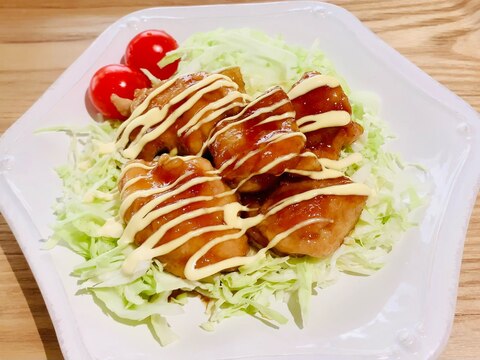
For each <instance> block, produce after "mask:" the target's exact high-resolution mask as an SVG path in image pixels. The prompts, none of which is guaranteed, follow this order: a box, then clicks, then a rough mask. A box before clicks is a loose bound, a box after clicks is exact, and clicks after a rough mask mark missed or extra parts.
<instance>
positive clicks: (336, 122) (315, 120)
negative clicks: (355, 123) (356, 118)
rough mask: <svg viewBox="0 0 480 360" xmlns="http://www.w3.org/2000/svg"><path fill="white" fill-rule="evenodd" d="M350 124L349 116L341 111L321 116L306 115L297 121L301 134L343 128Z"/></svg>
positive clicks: (329, 112)
mask: <svg viewBox="0 0 480 360" xmlns="http://www.w3.org/2000/svg"><path fill="white" fill-rule="evenodd" d="M349 122H350V114H349V113H348V112H347V111H343V110H332V111H328V112H325V113H322V114H315V115H307V116H304V117H302V118H300V119H298V120H297V124H298V127H299V128H300V131H301V132H303V133H308V132H311V131H316V130H320V129H324V128H329V127H334V126H344V125H347V124H348V123H349Z"/></svg>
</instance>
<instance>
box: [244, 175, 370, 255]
mask: <svg viewBox="0 0 480 360" xmlns="http://www.w3.org/2000/svg"><path fill="white" fill-rule="evenodd" d="M350 183H351V181H350V180H349V179H348V178H346V177H339V178H334V179H328V180H311V179H306V180H305V178H303V179H302V180H300V181H282V182H281V183H280V184H279V186H278V188H277V189H276V190H275V191H274V192H273V193H272V194H271V195H270V196H269V197H268V198H267V200H266V201H265V203H264V204H263V206H262V208H261V209H260V213H262V214H264V215H266V218H265V219H264V220H263V221H262V222H261V223H260V224H259V225H257V227H256V228H252V229H251V230H250V231H249V235H250V236H251V237H252V238H253V240H254V241H255V242H256V243H257V244H259V245H261V246H263V247H265V246H267V244H268V243H269V242H270V241H272V239H274V237H275V236H276V235H278V234H281V233H282V232H285V231H288V230H289V229H290V230H291V229H294V228H295V226H299V225H300V226H299V228H298V229H297V230H295V231H293V232H292V233H291V234H289V235H288V236H286V237H285V238H284V239H283V240H282V241H280V243H278V245H277V246H275V247H274V249H275V250H276V251H277V252H280V253H283V254H291V255H309V256H313V257H318V258H319V257H323V256H327V255H330V254H332V253H333V252H334V251H335V250H336V249H337V248H338V247H339V246H340V245H341V244H342V243H343V240H344V238H345V236H347V235H348V233H349V232H350V231H351V230H352V229H353V227H354V226H355V224H356V223H357V221H358V219H359V217H360V214H361V212H362V209H363V207H364V205H365V202H366V200H367V196H360V195H317V196H315V197H313V198H311V199H305V200H304V201H298V200H297V201H294V202H293V203H292V204H291V205H288V206H286V207H284V208H283V209H281V210H280V211H278V212H276V213H273V214H271V215H269V212H272V211H273V210H272V209H275V207H277V206H279V205H281V204H282V202H283V201H285V200H286V199H289V198H290V199H292V198H291V197H292V196H295V195H297V196H301V194H304V193H305V194H306V193H307V192H311V191H312V190H315V189H322V188H327V187H330V186H334V185H342V184H350ZM309 220H310V221H309ZM302 223H303V224H304V225H303V226H302Z"/></svg>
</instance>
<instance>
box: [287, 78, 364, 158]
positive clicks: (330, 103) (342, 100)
mask: <svg viewBox="0 0 480 360" xmlns="http://www.w3.org/2000/svg"><path fill="white" fill-rule="evenodd" d="M318 74H319V73H318V72H314V71H312V72H307V73H305V74H304V75H303V76H302V78H301V79H300V80H299V81H298V82H297V83H296V84H298V83H300V82H301V81H303V80H305V79H307V78H310V77H312V76H316V75H318ZM296 84H294V85H293V87H295V85H296ZM292 103H293V106H294V108H295V112H296V119H297V120H298V119H300V118H302V117H304V116H307V115H315V114H322V113H326V112H328V111H331V110H344V111H347V112H348V113H349V114H351V113H352V108H351V106H350V102H349V101H348V98H347V96H346V95H345V93H344V92H343V89H342V87H341V86H337V87H334V88H330V87H328V86H322V87H319V88H316V89H314V90H312V91H309V92H308V93H306V94H304V95H302V96H299V97H297V98H295V99H293V100H292ZM362 133H363V128H362V126H361V125H359V124H357V123H356V122H353V121H350V123H348V124H347V125H345V126H336V127H330V128H323V129H319V130H315V131H312V132H309V133H306V136H307V143H306V150H308V151H312V152H313V153H315V154H316V155H317V156H318V157H321V158H328V159H333V160H336V159H338V158H339V156H340V151H341V150H342V148H343V147H345V146H347V145H350V144H352V143H353V142H354V141H355V140H357V139H358V137H359V136H360V135H362Z"/></svg>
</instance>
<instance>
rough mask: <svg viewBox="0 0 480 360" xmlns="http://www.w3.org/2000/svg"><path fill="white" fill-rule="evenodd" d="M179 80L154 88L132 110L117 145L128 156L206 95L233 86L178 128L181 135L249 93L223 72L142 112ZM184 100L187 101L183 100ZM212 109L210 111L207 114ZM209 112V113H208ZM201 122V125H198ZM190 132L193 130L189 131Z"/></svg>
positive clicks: (204, 122) (132, 155)
mask: <svg viewBox="0 0 480 360" xmlns="http://www.w3.org/2000/svg"><path fill="white" fill-rule="evenodd" d="M176 80H177V79H176V78H174V79H172V80H170V81H168V82H166V83H165V84H162V85H161V86H160V87H158V88H156V89H154V90H153V91H152V93H150V94H149V95H148V96H147V98H146V99H145V100H144V101H143V102H142V103H141V104H140V105H139V106H138V107H137V108H136V109H135V110H134V111H133V113H132V115H131V116H130V118H128V119H127V120H126V121H125V122H124V123H122V125H121V126H120V127H119V130H118V136H117V142H116V148H117V150H118V151H120V152H121V154H122V155H123V156H124V157H125V158H127V159H134V158H136V157H137V156H138V154H140V152H141V151H142V149H143V148H144V147H145V145H146V144H147V143H149V142H150V141H152V140H154V139H156V138H158V137H159V136H161V135H162V134H163V133H165V131H167V130H168V129H169V128H170V127H171V126H172V125H173V124H174V123H175V122H176V121H177V120H178V119H179V118H180V117H181V116H182V115H183V114H185V112H187V111H188V110H190V109H191V108H192V107H194V106H195V104H196V103H197V102H198V101H199V100H201V99H202V97H203V96H205V95H206V94H208V93H210V92H213V91H215V90H218V89H221V88H224V87H225V88H230V89H232V90H231V91H230V93H229V94H227V95H226V96H225V97H222V98H220V99H218V100H217V101H213V102H211V103H209V104H207V105H206V106H205V107H203V108H202V109H200V110H199V111H198V112H197V113H196V114H195V115H194V116H193V117H192V118H191V119H189V121H188V122H187V123H186V124H185V125H184V126H182V128H180V129H179V130H178V131H177V135H178V136H180V135H182V134H185V133H187V132H189V131H190V129H191V127H193V126H196V128H197V129H198V128H199V127H200V126H201V125H203V124H206V123H208V122H210V121H213V120H215V119H216V118H218V117H219V116H221V115H222V114H223V113H225V112H226V111H228V110H229V109H231V108H232V107H233V105H232V102H234V101H235V100H236V103H240V104H242V105H243V104H244V102H245V99H246V98H248V96H247V95H245V94H242V93H240V92H239V91H238V85H237V84H236V83H235V82H234V81H233V80H232V79H230V78H229V77H227V76H225V75H221V74H210V75H208V76H206V77H205V78H203V79H201V80H200V81H198V82H197V83H195V84H193V85H191V86H189V87H187V88H186V89H184V90H183V91H182V92H180V93H179V94H178V95H176V96H174V97H173V98H172V99H171V100H170V101H169V102H168V103H166V104H165V105H164V106H163V107H162V108H161V109H160V108H158V107H154V108H152V109H150V110H148V111H147V112H146V113H143V112H144V111H145V110H146V109H147V107H148V105H149V104H150V101H151V100H152V99H153V98H154V97H155V96H157V95H159V94H161V93H162V92H163V91H165V90H167V89H168V88H169V87H170V86H172V85H173V83H174V82H175V81H176ZM184 100H185V101H184ZM181 101H184V103H183V104H181V105H180V106H179V107H178V108H176V109H175V110H174V111H173V112H171V113H169V112H170V109H171V108H172V106H174V105H176V104H178V103H180V102H181ZM208 112H210V113H208ZM207 114H208V115H207ZM199 123H200V124H199ZM137 128H140V131H139V132H138V134H137V135H136V136H135V138H134V139H133V140H132V141H131V135H132V132H133V131H134V130H136V129H137ZM190 133H191V132H190Z"/></svg>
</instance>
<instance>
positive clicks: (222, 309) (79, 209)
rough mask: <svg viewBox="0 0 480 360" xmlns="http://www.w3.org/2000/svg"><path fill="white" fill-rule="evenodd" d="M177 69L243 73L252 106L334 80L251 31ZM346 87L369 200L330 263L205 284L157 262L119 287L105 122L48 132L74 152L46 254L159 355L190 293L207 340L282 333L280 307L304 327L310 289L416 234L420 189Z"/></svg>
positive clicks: (367, 100)
mask: <svg viewBox="0 0 480 360" xmlns="http://www.w3.org/2000/svg"><path fill="white" fill-rule="evenodd" d="M177 58H181V59H182V61H181V62H180V68H179V71H180V72H181V73H186V72H194V71H200V70H203V71H214V70H218V69H219V68H223V67H228V66H240V67H241V70H242V73H243V74H244V77H245V80H246V83H247V90H248V92H249V93H250V94H252V95H254V94H256V93H259V92H261V91H263V90H265V89H267V88H269V87H270V86H273V85H278V84H280V85H282V86H283V87H284V88H286V89H288V88H289V87H290V86H291V85H292V84H293V83H294V82H296V81H297V80H298V79H299V78H300V77H301V75H302V74H303V73H304V72H305V71H309V70H318V71H321V72H322V73H327V74H333V75H335V76H337V77H338V74H336V72H335V70H334V68H333V66H332V64H331V63H330V62H329V61H328V60H327V59H326V58H325V57H324V55H323V54H322V53H321V52H320V50H318V48H317V47H316V45H314V46H312V48H311V49H309V50H306V49H303V48H301V47H296V46H291V45H288V44H286V43H285V42H284V41H283V40H282V39H280V38H271V37H269V36H268V35H266V34H264V33H261V32H259V31H255V30H249V29H239V30H228V31H226V30H221V29H220V30H216V31H212V32H208V33H198V34H195V35H193V36H192V37H190V38H189V39H188V40H186V41H185V43H184V44H183V45H182V46H181V47H180V48H179V49H178V50H175V51H173V52H171V53H169V55H167V57H166V58H165V60H163V61H162V62H161V64H160V65H165V64H167V63H169V62H172V61H174V60H175V59H177ZM343 87H344V89H347V91H348V92H349V95H350V99H351V102H352V105H353V117H354V119H355V121H357V122H359V123H360V124H361V125H362V126H363V127H364V129H365V132H364V134H363V135H362V137H361V138H360V140H359V141H357V142H356V143H355V144H353V145H352V146H351V147H350V148H348V149H346V150H345V152H344V155H346V154H348V153H352V152H360V153H361V154H362V155H363V157H364V160H363V161H362V163H360V164H355V165H352V166H351V167H350V168H349V169H348V170H347V174H348V175H349V176H350V177H351V178H352V179H354V180H355V181H359V182H363V183H365V184H367V185H369V186H370V187H371V188H372V189H374V191H375V193H376V195H375V196H372V197H371V198H370V199H369V200H368V202H367V206H366V208H365V210H364V211H363V213H362V215H361V217H360V220H359V222H358V224H357V225H356V227H355V229H354V230H353V231H352V232H351V234H350V235H349V236H348V237H347V238H346V239H345V242H344V244H343V245H342V246H341V247H340V248H339V249H338V250H337V251H336V252H335V253H334V254H333V255H332V256H330V257H328V258H324V259H313V258H310V257H302V258H290V257H288V256H286V257H278V256H274V255H271V254H269V255H268V256H266V258H264V259H261V260H259V261H257V262H255V263H253V264H249V265H246V266H242V267H240V268H239V269H238V271H235V272H231V273H227V274H217V275H214V276H211V277H209V278H207V279H204V280H202V281H189V280H185V279H181V278H178V277H176V276H173V275H171V274H169V273H167V272H164V271H163V267H162V264H161V263H160V262H159V261H157V260H154V261H153V263H152V264H146V266H145V268H144V269H143V270H142V271H140V272H138V273H136V274H134V275H133V276H128V277H127V276H125V275H124V274H123V273H122V271H121V269H120V267H121V264H122V262H123V260H124V259H125V257H126V256H127V255H128V253H129V252H131V251H132V246H125V245H123V246H119V245H117V240H118V238H119V237H120V235H121V231H122V227H123V224H122V221H121V219H119V218H118V208H119V194H118V190H117V182H118V179H119V175H120V169H121V167H122V166H123V164H124V161H125V160H123V159H122V158H121V157H120V156H118V155H117V153H116V152H115V151H109V150H108V149H109V144H112V143H113V141H114V136H115V128H114V127H113V126H112V125H110V124H109V123H108V122H105V123H101V124H92V125H90V126H88V127H86V128H84V129H67V128H61V127H59V128H54V129H50V130H56V131H65V132H67V133H68V134H69V135H70V136H71V137H72V142H71V144H72V145H71V149H70V155H71V158H70V161H69V162H68V163H67V164H65V165H63V166H61V167H59V168H58V169H57V173H58V175H59V177H60V178H61V179H62V181H63V195H62V197H61V199H60V200H59V201H58V202H57V203H56V204H55V207H54V211H55V214H56V216H57V222H56V224H55V225H54V228H53V235H52V236H51V238H50V240H49V242H48V243H47V247H52V246H55V245H56V244H58V243H61V244H63V245H64V246H67V247H69V248H70V249H71V250H73V251H74V252H76V253H77V254H79V255H81V256H82V257H83V258H84V259H85V262H83V263H82V264H80V265H78V266H76V267H75V268H74V269H73V275H74V276H77V277H78V279H79V283H80V287H81V288H82V289H83V290H84V291H86V292H88V293H90V294H92V295H93V296H95V297H96V298H97V299H98V300H99V301H100V302H101V303H102V304H103V305H104V307H105V309H106V310H107V311H108V313H109V314H111V315H112V317H114V318H117V319H119V320H123V321H128V323H129V324H145V323H148V324H149V328H150V329H151V331H152V332H153V334H154V336H155V338H156V339H157V340H158V341H159V343H160V344H161V345H167V344H169V343H171V342H173V341H175V340H177V335H175V333H174V332H173V331H172V329H171V328H170V325H169V323H168V321H167V320H168V318H169V317H172V316H175V315H177V314H179V313H181V312H182V310H183V305H185V304H186V303H187V302H188V297H187V293H188V292H197V293H199V294H201V295H202V296H204V297H205V298H208V299H210V301H209V302H208V305H207V308H206V314H207V319H206V321H205V322H204V323H203V324H199V325H200V326H201V327H202V328H203V329H204V330H206V331H213V330H214V329H215V325H216V324H217V323H218V322H220V321H222V320H224V319H226V318H229V317H232V316H238V315H245V314H249V315H252V316H255V317H259V318H261V319H262V320H263V321H265V322H271V323H274V324H284V323H286V322H287V321H288V317H287V316H286V314H283V313H281V312H279V311H277V310H274V309H273V307H272V304H274V303H276V302H284V303H286V304H287V305H288V308H289V309H290V311H291V314H292V316H293V317H294V320H295V322H296V323H297V324H298V325H299V326H302V324H303V322H304V320H305V319H306V317H307V316H308V309H309V304H310V298H311V296H312V292H313V291H314V289H315V288H318V287H319V288H323V287H326V286H329V285H331V284H332V283H334V282H335V281H336V279H337V277H338V275H339V273H340V272H344V273H350V274H358V275H370V274H372V273H374V272H375V271H377V270H378V269H380V268H381V267H382V266H383V265H384V263H385V261H386V259H387V254H388V253H389V252H390V251H391V250H392V247H393V245H394V244H395V242H396V241H397V240H398V238H399V237H400V236H401V235H402V233H403V232H404V231H405V230H406V229H408V228H409V227H412V226H414V225H415V222H414V219H415V216H416V214H415V210H417V209H419V208H420V207H421V206H422V205H423V204H424V202H425V189H420V188H419V180H418V177H417V174H416V173H414V172H412V171H411V170H412V169H415V168H414V167H412V166H410V165H405V164H404V163H403V162H402V160H401V159H400V158H399V157H398V156H397V155H395V154H392V153H389V152H385V151H384V150H383V145H384V143H385V142H386V140H387V139H388V137H387V135H386V130H385V124H384V123H383V122H382V121H381V120H380V119H379V118H378V101H376V100H375V99H374V98H372V97H371V96H366V95H365V94H360V93H357V94H355V93H353V94H352V93H350V91H349V90H348V88H347V87H346V84H343ZM179 290H181V291H179Z"/></svg>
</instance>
